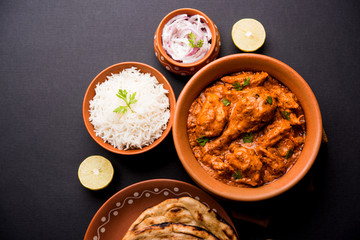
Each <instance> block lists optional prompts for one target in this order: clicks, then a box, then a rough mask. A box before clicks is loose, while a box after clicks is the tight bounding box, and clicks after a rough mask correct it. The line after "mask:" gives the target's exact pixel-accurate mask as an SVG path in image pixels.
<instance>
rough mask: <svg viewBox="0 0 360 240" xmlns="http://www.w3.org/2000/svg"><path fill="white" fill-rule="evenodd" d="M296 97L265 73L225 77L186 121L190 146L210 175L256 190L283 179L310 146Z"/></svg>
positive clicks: (196, 103)
mask: <svg viewBox="0 0 360 240" xmlns="http://www.w3.org/2000/svg"><path fill="white" fill-rule="evenodd" d="M305 128H306V126H305V118H304V113H303V110H302V108H301V106H300V104H299V101H298V99H297V98H296V96H295V94H294V93H292V92H291V91H290V90H289V89H288V88H287V87H286V86H284V85H282V84H281V83H280V82H279V81H277V80H276V79H274V78H273V77H271V76H269V74H268V73H266V72H240V73H236V74H232V75H229V76H224V77H222V78H221V79H219V80H217V81H216V82H215V83H213V84H212V85H210V86H208V87H207V88H206V89H205V90H203V91H202V92H201V94H200V95H199V97H198V98H196V99H195V100H194V102H193V103H192V105H191V107H190V110H189V116H188V121H187V129H188V130H187V131H188V137H189V142H190V146H191V148H192V151H193V153H194V155H195V157H196V159H197V160H198V161H199V162H200V164H201V166H202V167H203V168H204V169H205V170H206V172H207V173H208V174H210V175H211V176H213V177H214V178H216V179H218V180H219V181H222V182H224V183H226V184H230V185H236V186H240V187H251V186H252V187H256V186H261V185H263V184H266V183H269V182H272V181H274V180H276V179H277V178H279V177H281V176H283V175H284V174H285V173H286V172H287V171H288V170H289V169H290V168H291V167H292V166H293V164H294V163H295V162H296V160H297V159H298V157H299V155H300V153H301V150H302V148H303V145H304V141H305V131H306V129H305Z"/></svg>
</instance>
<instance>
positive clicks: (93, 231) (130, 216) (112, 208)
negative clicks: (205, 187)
mask: <svg viewBox="0 0 360 240" xmlns="http://www.w3.org/2000/svg"><path fill="white" fill-rule="evenodd" d="M184 196H189V197H193V198H195V199H197V200H199V201H201V202H202V203H204V204H205V205H206V206H208V207H209V208H211V209H213V210H214V211H215V212H217V213H218V214H219V215H220V217H222V218H223V219H224V220H225V221H226V222H228V223H229V224H230V225H231V226H232V227H234V224H233V223H232V221H231V219H230V217H229V215H227V213H226V212H225V210H224V209H223V208H222V207H221V206H220V205H219V204H218V203H217V202H216V201H215V200H214V199H213V198H212V197H210V196H209V195H208V194H207V193H205V192H204V191H202V190H201V189H199V188H197V187H195V186H193V185H191V184H189V183H185V182H181V181H177V180H171V179H153V180H148V181H143V182H139V183H135V184H133V185H131V186H128V187H126V188H124V189H122V190H121V191H119V192H117V193H116V194H115V195H114V196H112V197H111V198H110V199H109V200H107V201H106V202H105V203H104V205H103V206H102V207H101V208H100V209H99V210H98V212H97V213H96V214H95V216H94V217H93V219H92V220H91V222H90V225H89V226H88V229H87V231H86V234H85V238H84V239H85V240H110V239H122V237H123V236H124V235H125V233H126V232H127V230H128V228H129V227H130V225H131V224H132V222H134V221H135V219H136V218H137V217H138V216H139V215H140V214H141V213H142V212H143V211H144V210H145V209H146V208H149V207H152V206H154V205H156V204H158V203H160V202H162V201H164V200H166V199H168V198H177V197H184Z"/></svg>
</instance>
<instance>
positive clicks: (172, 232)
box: [123, 197, 238, 240]
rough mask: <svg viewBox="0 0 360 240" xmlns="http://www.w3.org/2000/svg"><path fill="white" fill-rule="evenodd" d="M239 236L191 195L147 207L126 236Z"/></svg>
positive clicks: (129, 239) (233, 239) (132, 239)
mask: <svg viewBox="0 0 360 240" xmlns="http://www.w3.org/2000/svg"><path fill="white" fill-rule="evenodd" d="M143 239H197V240H199V239H207V240H219V239H220V240H237V239H238V238H237V236H236V233H235V231H234V229H233V228H232V227H231V226H230V225H229V224H228V223H226V222H225V221H224V220H223V219H222V218H221V217H220V216H219V215H218V214H216V213H215V212H214V211H213V210H211V209H209V208H208V207H207V206H205V205H204V204H203V203H201V202H200V201H198V200H196V199H194V198H191V197H182V198H171V199H167V200H165V201H163V202H161V203H159V204H158V205H156V206H154V207H151V208H148V209H146V210H145V211H144V212H143V213H142V214H141V215H140V216H139V217H138V218H137V219H136V220H135V222H134V223H133V224H132V225H131V226H130V228H129V230H128V231H127V233H126V234H125V236H124V238H123V240H143Z"/></svg>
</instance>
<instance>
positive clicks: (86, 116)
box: [82, 62, 176, 155]
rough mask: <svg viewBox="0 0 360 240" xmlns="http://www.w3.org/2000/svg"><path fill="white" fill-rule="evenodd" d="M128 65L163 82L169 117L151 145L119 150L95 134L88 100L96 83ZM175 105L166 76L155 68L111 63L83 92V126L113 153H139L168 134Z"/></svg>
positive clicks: (133, 63) (136, 64) (150, 147)
mask: <svg viewBox="0 0 360 240" xmlns="http://www.w3.org/2000/svg"><path fill="white" fill-rule="evenodd" d="M130 67H136V68H137V69H139V70H140V72H142V73H150V74H151V75H152V76H155V77H156V79H157V80H158V82H159V83H160V84H163V86H164V88H165V89H166V90H168V91H169V93H168V95H167V96H168V98H169V103H170V118H169V121H168V124H167V127H166V129H165V130H164V132H163V133H162V135H161V136H160V138H158V139H157V140H155V141H154V142H153V143H152V144H151V145H149V146H146V147H143V148H142V149H131V150H119V149H118V148H115V147H113V146H112V145H111V144H109V143H107V142H104V140H103V139H102V138H100V137H98V136H96V135H95V132H94V126H93V125H92V124H91V123H90V121H89V117H90V113H89V108H90V106H89V101H90V100H92V99H93V98H94V96H95V87H96V84H98V83H101V82H104V81H105V80H106V79H107V78H106V77H107V76H110V75H111V73H119V72H121V71H122V70H123V69H126V68H130ZM175 105H176V99H175V94H174V91H173V89H172V88H171V85H170V83H169V82H168V81H167V80H166V78H165V77H164V76H163V75H162V74H161V73H160V72H159V71H158V70H156V69H155V68H153V67H151V66H149V65H147V64H144V63H139V62H123V63H118V64H115V65H112V66H110V67H108V68H106V69H104V70H103V71H102V72H100V73H99V74H98V75H97V76H96V77H95V78H94V80H92V82H91V83H90V85H89V87H88V89H87V90H86V93H85V97H84V101H83V108H82V112H83V119H84V123H85V127H86V129H87V131H88V132H89V134H90V136H91V137H92V138H93V139H94V140H95V142H97V143H98V144H99V145H100V146H102V147H103V148H105V149H106V150H109V151H111V152H113V153H117V154H124V155H134V154H139V153H143V152H146V151H149V150H150V149H152V148H154V147H156V146H157V145H159V143H160V142H161V141H163V140H164V139H165V138H166V136H167V135H168V134H169V132H170V130H171V127H172V124H173V121H174V113H175Z"/></svg>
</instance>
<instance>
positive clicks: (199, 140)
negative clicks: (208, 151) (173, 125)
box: [196, 136, 209, 147]
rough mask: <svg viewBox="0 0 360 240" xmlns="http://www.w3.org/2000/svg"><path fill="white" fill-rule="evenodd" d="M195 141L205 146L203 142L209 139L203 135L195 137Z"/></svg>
mask: <svg viewBox="0 0 360 240" xmlns="http://www.w3.org/2000/svg"><path fill="white" fill-rule="evenodd" d="M196 141H197V142H198V143H199V144H200V146H202V147H203V146H205V144H206V143H207V142H208V141H209V139H208V138H207V137H205V136H203V137H199V138H197V139H196Z"/></svg>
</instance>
